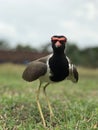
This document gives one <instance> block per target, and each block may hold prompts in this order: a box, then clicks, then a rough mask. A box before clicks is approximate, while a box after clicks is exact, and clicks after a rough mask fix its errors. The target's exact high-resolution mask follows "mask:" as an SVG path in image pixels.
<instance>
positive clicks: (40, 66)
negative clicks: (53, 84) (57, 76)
mask: <svg viewBox="0 0 98 130" xmlns="http://www.w3.org/2000/svg"><path fill="white" fill-rule="evenodd" d="M46 71H47V65H46V64H45V63H42V62H39V61H33V62H31V63H30V64H29V65H28V66H27V68H26V69H25V70H24V72H23V75H22V78H23V79H24V80H26V81H28V82H31V81H34V80H36V79H38V78H39V77H40V76H42V75H44V74H45V73H46Z"/></svg>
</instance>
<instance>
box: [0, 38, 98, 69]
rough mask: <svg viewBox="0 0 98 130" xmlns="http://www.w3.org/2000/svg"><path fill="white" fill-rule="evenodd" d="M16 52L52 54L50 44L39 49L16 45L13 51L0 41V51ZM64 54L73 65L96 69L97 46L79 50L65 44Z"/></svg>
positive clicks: (71, 44) (8, 45) (73, 45)
mask: <svg viewBox="0 0 98 130" xmlns="http://www.w3.org/2000/svg"><path fill="white" fill-rule="evenodd" d="M9 49H10V50H16V51H31V52H42V53H50V52H52V49H51V43H47V44H44V45H42V46H40V47H39V48H34V47H32V46H30V45H29V44H27V45H23V44H22V43H19V44H17V46H15V47H14V48H13V49H12V48H11V47H10V44H8V42H6V41H4V40H0V50H9ZM66 54H67V56H68V57H69V58H70V59H71V60H72V62H73V63H75V64H76V65H79V66H84V67H92V68H98V46H96V47H89V48H84V49H80V48H79V47H78V46H77V45H76V44H75V43H67V46H66Z"/></svg>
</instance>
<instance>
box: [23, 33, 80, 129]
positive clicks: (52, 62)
mask: <svg viewBox="0 0 98 130" xmlns="http://www.w3.org/2000/svg"><path fill="white" fill-rule="evenodd" d="M66 43H67V38H66V37H65V36H64V35H54V36H52V37H51V47H52V50H53V52H52V53H51V54H49V55H47V56H45V57H41V58H39V59H37V60H34V61H31V62H30V63H29V64H28V65H27V67H26V68H25V70H24V71H23V74H22V78H23V79H24V80H26V81H28V82H32V81H35V80H37V79H39V86H38V89H37V94H36V101H37V106H38V110H39V113H40V116H41V119H42V123H43V125H44V127H46V121H45V118H44V115H43V112H42V108H41V104H40V102H39V95H40V88H41V87H42V86H43V83H44V84H45V85H44V86H43V93H44V95H45V97H46V98H45V99H46V100H47V104H48V107H49V111H50V119H51V118H52V117H53V116H54V113H53V110H52V107H51V104H50V101H49V98H48V96H47V93H46V88H47V86H48V85H49V84H52V83H58V82H61V81H63V80H71V81H72V82H73V83H77V82H78V79H79V73H78V70H77V67H76V66H75V65H74V64H72V62H71V60H70V59H69V57H68V56H67V55H66Z"/></svg>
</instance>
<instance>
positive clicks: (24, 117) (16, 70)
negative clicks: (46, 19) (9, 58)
mask: <svg viewBox="0 0 98 130" xmlns="http://www.w3.org/2000/svg"><path fill="white" fill-rule="evenodd" d="M24 68H25V66H22V65H15V64H1V65H0V130H44V127H43V125H42V121H41V118H40V115H39V111H38V109H37V104H36V89H37V86H38V80H37V81H34V82H32V83H27V82H25V81H24V80H22V78H21V75H22V72H23V70H24ZM78 70H79V74H80V79H79V82H78V83H77V84H73V83H72V82H71V81H64V82H62V83H58V84H53V85H50V86H48V88H47V93H48V95H49V98H50V102H51V105H52V107H53V111H54V115H55V117H54V118H53V121H52V123H50V121H49V110H48V107H47V104H46V102H45V98H44V96H43V94H41V96H40V102H41V104H42V109H43V113H44V116H45V119H46V122H47V130H98V69H86V68H85V69H84V68H79V69H78Z"/></svg>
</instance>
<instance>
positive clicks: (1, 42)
mask: <svg viewBox="0 0 98 130" xmlns="http://www.w3.org/2000/svg"><path fill="white" fill-rule="evenodd" d="M9 49H10V46H9V44H8V42H6V41H5V40H0V50H9Z"/></svg>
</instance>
